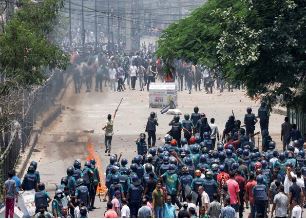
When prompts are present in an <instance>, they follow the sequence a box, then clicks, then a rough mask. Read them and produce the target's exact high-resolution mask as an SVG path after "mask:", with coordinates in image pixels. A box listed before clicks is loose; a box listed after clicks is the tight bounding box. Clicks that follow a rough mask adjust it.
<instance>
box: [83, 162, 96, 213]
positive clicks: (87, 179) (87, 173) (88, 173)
mask: <svg viewBox="0 0 306 219" xmlns="http://www.w3.org/2000/svg"><path fill="white" fill-rule="evenodd" d="M83 181H84V186H87V188H88V191H89V198H90V200H92V199H93V198H95V196H94V184H93V182H94V173H93V171H92V170H91V163H90V161H86V162H85V166H84V169H83ZM88 210H91V206H89V208H88Z"/></svg>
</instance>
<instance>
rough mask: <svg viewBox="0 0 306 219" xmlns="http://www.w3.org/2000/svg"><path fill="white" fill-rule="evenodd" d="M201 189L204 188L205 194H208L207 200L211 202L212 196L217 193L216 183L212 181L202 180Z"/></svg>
mask: <svg viewBox="0 0 306 219" xmlns="http://www.w3.org/2000/svg"><path fill="white" fill-rule="evenodd" d="M203 187H204V190H205V192H206V193H207V194H208V196H209V199H210V200H213V194H214V193H218V191H217V182H216V181H215V180H213V179H204V181H203Z"/></svg>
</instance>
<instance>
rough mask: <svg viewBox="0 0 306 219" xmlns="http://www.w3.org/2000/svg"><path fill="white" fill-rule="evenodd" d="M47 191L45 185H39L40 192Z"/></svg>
mask: <svg viewBox="0 0 306 219" xmlns="http://www.w3.org/2000/svg"><path fill="white" fill-rule="evenodd" d="M45 189H46V186H45V184H44V183H39V184H38V190H39V191H44V190H45Z"/></svg>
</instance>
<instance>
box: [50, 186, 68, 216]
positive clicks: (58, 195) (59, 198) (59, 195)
mask: <svg viewBox="0 0 306 219" xmlns="http://www.w3.org/2000/svg"><path fill="white" fill-rule="evenodd" d="M64 202H65V195H64V193H63V191H62V190H60V189H58V190H56V192H55V196H54V199H53V201H52V213H53V216H54V217H55V218H58V217H62V210H63V207H67V206H64Z"/></svg>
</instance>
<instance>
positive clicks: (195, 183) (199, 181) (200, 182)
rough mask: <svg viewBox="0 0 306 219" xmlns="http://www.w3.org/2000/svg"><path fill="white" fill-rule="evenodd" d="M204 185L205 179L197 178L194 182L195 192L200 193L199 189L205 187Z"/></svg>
mask: <svg viewBox="0 0 306 219" xmlns="http://www.w3.org/2000/svg"><path fill="white" fill-rule="evenodd" d="M203 184H204V179H202V178H195V179H194V180H193V191H195V192H198V188H199V187H200V186H203Z"/></svg>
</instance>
